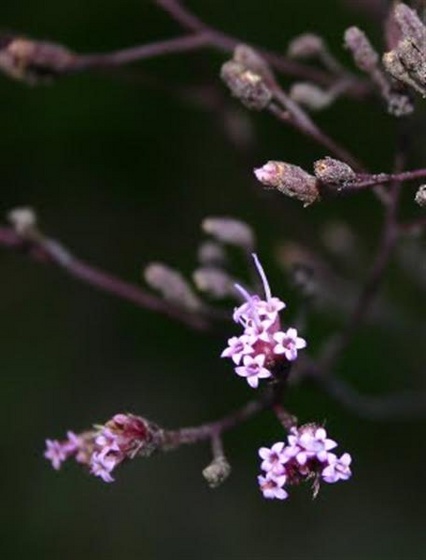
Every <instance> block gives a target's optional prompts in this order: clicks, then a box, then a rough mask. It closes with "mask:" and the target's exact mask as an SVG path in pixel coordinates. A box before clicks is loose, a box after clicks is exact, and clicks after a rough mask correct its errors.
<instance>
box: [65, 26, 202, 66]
mask: <svg viewBox="0 0 426 560" xmlns="http://www.w3.org/2000/svg"><path fill="white" fill-rule="evenodd" d="M209 42H210V39H209V36H208V34H206V33H197V34H191V35H184V36H183V37H176V38H175V39H166V40H165V41H158V42H155V43H149V44H147V45H140V46H136V47H130V48H128V49H122V50H118V51H114V52H111V53H103V54H96V53H95V54H86V55H80V56H78V57H77V59H76V61H75V63H74V64H73V65H72V67H71V71H73V72H79V71H82V70H87V69H89V68H99V67H100V68H102V67H105V66H106V67H108V66H120V65H122V64H128V63H130V62H135V61H138V60H144V59H147V58H157V57H159V56H165V55H169V54H180V53H183V52H190V51H194V50H198V49H200V48H201V47H205V46H207V45H208V44H209Z"/></svg>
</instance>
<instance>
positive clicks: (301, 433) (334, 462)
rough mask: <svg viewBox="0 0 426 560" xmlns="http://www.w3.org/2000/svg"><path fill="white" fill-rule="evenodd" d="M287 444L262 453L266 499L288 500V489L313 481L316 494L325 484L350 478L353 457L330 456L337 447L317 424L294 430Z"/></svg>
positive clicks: (344, 455)
mask: <svg viewBox="0 0 426 560" xmlns="http://www.w3.org/2000/svg"><path fill="white" fill-rule="evenodd" d="M287 441H288V443H287V444H285V443H284V442H282V441H280V442H277V443H274V445H273V446H272V447H271V448H268V447H261V448H260V449H259V456H260V458H261V459H262V463H261V465H260V468H261V469H262V470H263V471H264V474H263V475H260V476H258V482H259V486H260V490H261V492H262V494H263V496H264V497H265V498H268V499H278V500H285V499H286V498H287V497H288V493H287V491H286V489H285V486H291V485H294V484H299V483H300V482H303V481H304V480H308V479H309V480H312V481H313V483H314V494H316V492H317V491H318V488H319V483H320V481H321V480H322V481H324V482H327V483H329V484H332V483H334V482H338V481H339V480H348V479H349V478H350V476H351V474H352V473H351V470H350V464H351V461H352V459H351V456H350V455H349V453H344V454H343V455H342V456H341V457H340V458H339V457H337V456H336V455H335V454H334V453H330V451H331V450H332V449H334V448H335V447H337V443H336V442H335V441H333V440H332V439H328V438H327V433H326V431H325V429H324V428H322V427H319V426H317V425H316V424H306V425H304V426H301V427H300V428H292V429H291V430H290V435H289V436H288V438H287Z"/></svg>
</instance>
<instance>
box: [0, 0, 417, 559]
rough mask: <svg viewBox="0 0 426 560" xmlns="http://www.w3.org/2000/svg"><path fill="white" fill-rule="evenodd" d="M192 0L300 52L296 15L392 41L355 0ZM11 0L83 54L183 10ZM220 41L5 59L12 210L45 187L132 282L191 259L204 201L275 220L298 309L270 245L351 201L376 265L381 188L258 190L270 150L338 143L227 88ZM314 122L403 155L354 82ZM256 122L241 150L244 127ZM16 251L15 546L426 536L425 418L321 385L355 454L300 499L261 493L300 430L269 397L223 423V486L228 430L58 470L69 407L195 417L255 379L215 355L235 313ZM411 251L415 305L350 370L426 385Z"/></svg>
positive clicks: (216, 16)
mask: <svg viewBox="0 0 426 560" xmlns="http://www.w3.org/2000/svg"><path fill="white" fill-rule="evenodd" d="M188 5H190V6H191V7H192V8H193V9H194V11H195V12H196V13H198V14H199V15H200V16H202V17H203V18H204V19H205V20H206V21H208V22H210V23H212V24H213V25H215V26H217V27H218V28H221V29H223V30H225V31H227V32H229V33H231V34H234V35H237V36H239V37H240V38H241V39H243V40H246V41H251V42H253V43H257V44H262V45H264V46H267V47H270V48H271V49H275V50H277V51H282V52H284V50H285V47H286V44H287V43H288V41H289V40H290V39H291V38H292V37H293V36H295V35H297V34H299V33H301V32H304V31H316V32H318V33H320V34H323V35H324V36H325V37H326V38H327V39H328V40H329V43H330V46H331V48H332V49H333V50H334V52H335V53H336V54H337V55H338V56H339V57H341V59H342V60H344V61H347V62H348V63H349V57H348V55H347V53H345V52H343V49H342V48H341V43H342V34H343V31H344V29H345V28H346V27H348V26H349V25H351V24H357V25H359V26H361V27H364V28H366V29H368V30H369V31H371V32H372V38H373V40H374V41H375V43H376V44H377V45H380V42H381V37H380V33H379V31H378V30H377V29H375V26H374V24H373V23H372V22H370V21H368V19H367V18H366V17H365V15H363V14H362V13H360V12H356V11H354V12H350V11H349V10H348V9H347V7H346V6H345V5H344V2H343V1H342V2H339V1H337V0H334V1H332V0H323V1H321V2H316V1H314V0H311V1H308V0H305V1H303V2H301V1H300V0H299V1H296V0H288V1H286V2H276V1H274V0H262V1H260V0H240V1H238V0H237V1H236V2H232V3H230V2H228V1H226V0H192V1H188ZM0 13H1V23H2V27H3V28H4V29H8V30H12V31H17V32H21V33H24V34H27V35H28V36H30V37H36V38H40V39H49V40H52V41H57V42H59V43H62V44H64V45H67V46H69V47H70V48H71V49H75V50H76V51H78V52H106V51H109V50H114V49H118V48H123V47H125V46H131V45H134V44H142V43H146V42H149V41H153V40H156V39H160V38H167V37H172V36H175V35H177V34H179V33H180V32H181V31H180V29H179V27H178V26H177V25H176V24H175V23H174V22H172V21H170V19H169V18H168V17H167V16H166V15H165V14H164V13H162V12H161V11H160V10H159V9H157V8H156V7H155V6H154V5H153V3H152V2H149V1H148V0H125V1H123V2H112V1H107V0H103V1H102V2H101V1H99V0H92V1H90V2H79V1H76V2H55V1H53V0H46V1H45V2H43V3H40V2H33V1H31V0H23V1H21V2H10V1H9V2H8V1H7V0H6V2H3V3H2V7H1V9H0ZM224 60H225V59H224V57H223V56H221V55H218V54H217V53H213V52H211V51H203V52H200V53H197V54H188V55H177V56H170V57H168V58H162V59H157V60H152V61H146V62H144V63H140V64H134V65H131V66H127V67H125V68H121V69H119V70H117V71H114V72H112V71H111V72H107V71H105V72H91V73H86V74H81V75H76V76H73V77H68V78H64V79H61V80H58V81H57V82H55V83H53V84H52V85H50V86H40V87H27V86H25V85H22V84H20V83H15V82H12V81H10V80H8V79H7V78H4V77H1V79H0V122H1V135H0V161H1V197H0V209H1V213H2V215H5V214H6V212H7V211H8V210H9V209H10V208H12V207H16V206H20V205H30V206H32V207H34V208H35V209H36V210H37V212H38V215H39V218H40V223H41V226H42V228H43V230H44V231H45V232H46V233H48V234H49V235H51V236H52V237H56V238H57V239H59V240H61V241H62V242H63V243H64V244H65V245H66V246H68V247H69V248H70V249H71V250H72V251H73V252H75V253H76V254H77V255H79V256H81V257H82V258H84V259H87V260H89V261H90V262H93V263H94V264H97V265H99V266H101V267H103V268H105V269H106V270H110V271H113V272H115V273H117V274H119V275H121V276H123V277H124V278H127V279H129V280H132V281H134V282H140V281H141V270H142V267H143V266H144V265H146V264H147V263H148V262H150V261H153V260H160V261H165V262H168V263H170V264H172V265H174V266H177V267H178V268H180V269H181V270H183V271H184V272H185V273H188V274H190V272H191V270H193V268H194V266H195V262H196V258H195V255H196V249H197V246H198V244H199V241H200V239H201V232H200V227H199V226H200V222H201V220H202V219H203V218H204V217H205V216H207V215H229V216H235V217H239V218H242V219H244V220H247V221H248V222H249V223H251V224H252V226H253V227H254V228H255V230H256V231H257V233H258V238H259V254H260V256H261V259H262V262H263V264H264V265H265V268H266V269H267V270H268V272H269V275H270V278H271V283H272V286H273V289H274V292H275V293H277V295H280V296H281V297H283V298H284V299H285V300H287V302H288V306H289V310H290V311H289V312H290V313H292V312H293V313H295V311H296V310H295V309H294V308H293V309H292V301H289V300H288V298H287V296H286V290H287V287H288V279H286V278H285V276H284V275H283V273H282V271H280V270H279V268H278V267H277V265H276V263H275V262H274V259H273V255H274V253H275V252H276V251H277V248H278V247H279V245H280V244H281V243H282V242H284V241H292V240H299V241H302V242H303V243H304V244H305V245H306V246H307V247H309V248H310V249H311V250H313V251H318V253H319V254H320V253H321V248H320V243H319V237H320V235H321V232H322V231H323V228H324V227H325V226H326V224H328V223H330V222H333V221H336V220H339V221H344V222H346V223H347V224H348V225H349V226H350V227H351V228H352V230H353V232H354V233H355V235H356V238H357V242H358V243H359V246H360V247H361V248H362V251H363V254H364V257H365V261H364V262H365V267H364V269H363V271H362V272H363V273H365V272H366V270H367V268H368V263H369V262H370V261H371V259H372V258H373V255H374V249H375V246H376V242H377V237H378V232H379V231H380V220H381V211H380V208H379V207H378V205H377V204H376V202H375V200H374V199H373V197H371V196H370V195H368V194H365V195H361V196H358V197H356V198H349V199H346V200H338V201H332V202H328V203H324V204H320V205H318V206H316V207H312V208H309V209H302V208H301V207H300V205H299V204H298V203H297V202H294V201H291V200H287V199H284V197H281V198H280V197H279V196H278V195H277V194H272V193H265V192H264V191H262V189H260V188H259V185H258V184H257V183H256V181H255V180H254V179H253V175H252V168H253V167H255V166H258V165H260V164H263V163H264V162H265V161H266V160H268V159H282V160H284V161H288V162H291V163H295V164H297V165H300V166H302V167H305V168H306V169H309V168H311V165H312V162H313V161H314V160H315V159H318V158H319V157H323V156H325V155H328V154H326V153H324V150H323V149H322V148H320V147H318V146H316V145H314V144H313V143H312V142H310V141H308V140H306V139H304V138H302V137H300V136H299V135H297V134H296V133H294V132H293V131H292V130H290V129H286V128H284V127H283V126H282V125H280V124H279V123H278V122H276V121H274V120H273V118H272V117H271V116H270V115H266V114H265V115H263V114H249V113H248V111H246V110H245V109H243V108H242V107H240V106H239V105H238V102H237V101H235V100H233V99H231V98H229V96H228V94H227V92H226V91H225V88H224V87H223V86H222V85H221V84H220V82H219V78H218V73H219V68H220V65H221V63H222V62H223V61H224ZM283 84H284V85H288V84H289V81H288V80H286V79H283ZM211 85H213V86H215V87H216V88H217V90H216V89H215V90H214V91H219V93H220V97H219V101H218V102H217V103H216V102H213V103H211V104H210V105H209V104H207V105H206V104H205V103H202V102H200V101H199V98H198V97H197V96H196V95H195V96H194V87H197V86H206V87H210V86H211ZM214 99H216V98H213V100H214ZM318 122H319V123H320V124H321V125H322V126H324V127H325V128H326V129H327V130H328V131H329V132H330V134H331V135H333V136H335V137H336V138H338V139H339V140H341V141H342V142H344V143H345V144H347V145H348V146H349V147H350V148H351V149H353V150H354V151H355V153H356V154H357V155H358V156H359V157H360V158H361V159H364V160H365V161H366V162H367V164H368V165H369V167H371V169H373V170H375V171H388V170H390V167H391V162H392V154H393V150H394V130H395V124H394V122H393V119H392V118H391V117H389V116H387V115H386V114H385V113H384V111H383V109H382V108H381V107H380V106H379V105H378V104H374V103H370V104H364V105H361V104H358V103H354V102H352V101H348V100H342V101H339V102H338V103H337V104H336V106H335V107H333V108H331V109H330V110H328V111H326V112H324V113H321V114H320V115H318ZM418 122H419V124H418V127H417V132H416V134H417V138H418V142H419V145H420V146H421V142H422V141H421V140H420V138H423V142H424V131H423V128H424V126H423V124H422V121H420V120H419V121H418ZM422 127H423V128H422ZM241 131H243V132H244V135H243V137H242V138H243V140H244V142H245V143H246V144H245V147H244V149H243V147H242V146H241V144H238V145H236V144H235V134H240V135H241V133H242V132H241ZM232 134H233V135H234V136H233V135H232ZM239 138H240V139H241V136H239ZM244 142H243V143H244ZM419 151H420V150H419ZM407 208H410V205H409V204H407ZM407 212H410V210H409V209H408V210H407ZM423 254H424V253H423ZM0 267H1V278H2V286H3V288H2V296H1V298H0V300H1V305H2V316H3V329H2V336H1V337H0V356H1V370H2V377H1V380H2V381H1V383H2V384H1V390H0V402H1V411H2V414H3V419H2V426H3V436H2V452H3V460H2V467H3V474H2V479H3V483H4V490H3V493H2V500H1V501H2V510H3V512H4V519H3V522H2V528H3V531H4V534H5V537H4V538H3V539H2V544H1V548H2V550H1V556H2V558H3V559H6V558H11V559H15V558H20V559H21V558H31V559H32V560H36V559H49V560H55V559H61V560H74V559H76V558H78V559H80V560H84V559H88V558H93V557H94V556H95V557H97V558H120V559H123V560H133V559H135V560H136V559H138V560H140V559H142V558H147V559H153V560H163V559H169V558H183V559H189V560H192V559H194V560H195V559H202V560H216V559H219V558H223V559H232V560H234V559H235V560H236V559H250V560H251V559H256V560H260V559H262V560H267V559H276V558H286V559H288V560H299V559H300V560H302V559H303V560H317V559H318V560H319V559H321V560H322V559H328V558H333V557H339V558H341V559H342V560H359V559H363V560H379V559H384V558H386V560H401V559H420V558H424V554H425V553H424V546H425V543H424V539H425V536H424V522H425V513H426V512H425V505H424V498H423V494H424V490H423V488H424V486H425V483H426V478H425V474H424V460H423V457H422V455H423V450H422V448H421V445H422V441H423V434H424V422H422V421H421V420H418V419H413V420H412V421H406V422H404V423H402V422H393V421H390V422H372V421H367V420H361V419H359V418H358V417H357V416H356V415H355V414H353V413H352V412H349V411H346V410H344V409H343V408H342V407H341V406H340V405H339V404H338V403H336V402H334V401H332V400H331V399H330V398H328V397H326V396H325V395H323V394H322V393H320V392H319V391H318V390H316V389H314V388H312V387H309V386H304V385H302V386H300V387H296V388H295V389H294V390H293V392H291V393H290V394H289V395H288V402H289V405H290V406H291V409H292V411H293V412H294V413H295V414H297V415H298V416H299V417H300V418H301V420H303V421H309V420H317V421H324V420H325V421H326V422H327V426H328V430H329V433H330V435H331V436H332V437H333V438H335V439H338V441H339V442H341V447H342V449H343V450H347V451H349V452H350V453H351V454H352V455H353V457H354V464H353V471H354V475H353V479H352V480H351V481H350V482H349V483H346V484H339V485H336V486H329V487H325V488H324V487H323V488H322V490H321V492H320V495H319V497H318V498H317V499H316V500H315V501H312V499H311V495H310V493H309V490H308V488H295V489H293V490H292V492H291V499H290V500H288V501H287V502H285V503H269V502H267V501H265V500H263V499H262V498H261V495H260V493H259V491H258V489H257V484H256V475H257V471H258V465H259V462H258V458H257V448H258V447H259V446H260V445H266V444H269V443H271V442H273V441H277V440H279V439H280V438H282V433H281V431H280V428H279V426H278V423H277V422H276V421H275V420H274V418H272V416H269V415H264V416H262V417H260V418H258V419H256V420H254V421H252V422H250V423H249V424H247V425H244V426H242V427H240V428H239V429H238V430H235V431H234V432H232V433H230V434H228V435H227V437H226V438H225V445H226V449H227V453H228V455H229V459H230V461H231V463H232V466H233V473H232V476H231V478H230V479H229V481H228V482H227V483H226V484H224V485H223V486H222V487H221V488H219V489H217V490H214V491H212V490H210V489H209V488H207V485H206V484H205V482H204V480H203V479H202V476H201V471H202V469H203V468H204V467H205V466H206V465H207V464H208V463H209V460H210V455H209V453H210V450H209V447H208V445H205V446H204V445H203V446H197V447H191V448H187V449H181V450H178V451H176V452H174V453H170V454H168V455H162V456H156V457H154V458H152V459H150V460H146V461H143V460H137V461H134V462H133V463H132V464H129V465H128V466H125V467H123V468H122V469H119V470H118V471H117V481H116V482H115V483H114V484H111V485H107V484H104V483H102V481H100V480H99V479H95V478H94V477H90V476H87V475H86V474H85V473H83V472H82V471H81V470H80V469H79V468H77V467H75V466H74V465H66V466H65V467H64V468H63V469H62V470H61V471H60V472H59V473H57V472H55V471H53V470H52V469H51V468H50V466H49V464H48V463H47V461H46V460H44V459H43V456H42V454H43V447H44V439H45V438H46V437H50V438H61V437H62V436H63V435H64V434H65V432H66V430H67V429H72V430H75V431H79V430H83V429H85V428H87V427H89V426H90V425H91V424H92V423H96V422H103V421H105V420H106V419H108V418H109V417H111V416H112V415H113V414H114V413H116V412H124V411H130V412H134V413H136V414H141V415H144V416H146V417H148V418H151V419H152V420H154V421H157V422H158V423H160V424H161V425H164V426H170V427H178V426H184V425H192V424H197V423H200V422H202V421H206V420H209V419H213V418H216V417H219V416H220V415H222V414H224V413H226V412H228V411H230V410H231V409H233V408H234V407H236V406H238V405H240V404H242V403H243V402H245V401H246V400H247V399H248V398H250V397H251V396H252V393H251V389H250V388H249V387H248V386H247V385H246V384H245V383H243V382H241V380H239V379H238V378H237V377H236V376H235V375H233V373H232V369H231V367H230V364H229V363H225V361H221V360H220V359H219V354H220V352H221V349H222V348H223V344H224V337H223V336H222V335H219V334H214V335H211V336H209V335H205V334H194V333H193V332H190V331H189V330H188V329H187V328H186V327H184V326H182V325H179V324H177V323H175V322H171V321H169V320H167V319H166V318H164V317H161V316H156V315H154V314H152V313H150V312H148V311H144V310H140V309H137V308H135V307H132V306H131V305H129V304H127V303H125V302H122V301H119V300H117V299H114V298H113V297H109V296H107V295H105V294H103V293H99V292H97V291H95V290H94V289H92V288H91V287H89V286H87V285H84V284H81V283H78V282H77V281H74V280H72V279H70V278H69V277H67V276H66V275H65V274H64V273H62V272H61V271H59V270H57V269H55V268H54V267H44V266H40V265H37V264H34V263H33V262H30V261H29V260H27V259H25V258H24V257H22V256H21V255H17V254H12V253H10V252H7V251H6V250H2V251H1V255H0ZM391 272H392V273H391V275H390V277H389V280H388V281H387V282H386V286H385V287H386V290H387V293H390V294H391V299H392V301H395V302H396V307H397V309H398V312H397V311H395V313H394V315H393V316H392V317H393V322H392V321H390V323H392V324H390V325H389V326H390V329H389V330H386V329H384V328H383V327H379V326H377V325H376V326H375V325H374V324H370V325H369V326H368V327H366V328H365V329H364V330H363V331H362V332H361V333H360V335H359V336H358V337H357V338H356V340H355V341H354V343H353V345H352V348H351V351H350V353H349V354H348V355H347V356H345V359H344V361H343V363H342V365H341V368H340V370H339V371H338V372H336V373H337V375H339V376H342V377H343V378H345V379H347V380H348V381H350V382H351V383H353V384H354V386H355V387H357V388H358V389H359V390H361V391H365V392H370V393H375V394H380V393H382V392H388V391H398V390H404V389H407V388H410V387H411V388H418V390H419V391H420V390H421V388H422V387H423V388H424V390H426V387H424V386H425V381H424V375H423V371H422V370H423V364H424V358H425V349H424V344H423V345H422V344H421V341H422V336H423V335H424V327H422V324H423V322H422V314H421V312H423V311H424V309H423V308H422V305H423V306H424V304H423V303H422V301H423V299H424V298H422V296H423V294H424V283H423V286H421V287H420V288H419V289H417V291H410V292H409V293H408V292H407V286H410V283H409V282H408V281H407V279H406V278H405V277H403V278H402V277H401V276H402V273H401V272H400V271H398V270H392V271H391ZM361 278H362V275H360V276H359V278H357V279H356V281H357V282H358V283H359V282H360V281H361ZM358 285H359V284H358ZM403 286H404V287H403ZM293 305H294V306H295V305H296V302H294V303H293ZM398 313H399V314H398ZM407 317H408V319H407ZM341 324H342V317H341V316H339V317H338V316H337V315H336V316H335V315H333V312H331V313H329V314H326V315H325V316H321V314H318V315H316V316H315V317H314V318H313V319H312V321H311V323H309V322H308V328H307V331H306V332H305V333H304V335H305V337H306V338H307V339H308V340H309V344H310V346H311V348H313V349H314V348H317V347H318V346H319V345H320V343H321V341H322V340H323V338H324V337H325V336H326V335H327V333H329V332H330V329H331V328H334V327H336V326H338V325H341ZM231 329H232V327H230V332H231Z"/></svg>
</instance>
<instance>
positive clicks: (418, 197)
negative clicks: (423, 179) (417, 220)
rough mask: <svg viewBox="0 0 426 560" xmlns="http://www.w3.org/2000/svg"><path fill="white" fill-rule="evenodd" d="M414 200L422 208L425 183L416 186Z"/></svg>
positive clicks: (424, 204)
mask: <svg viewBox="0 0 426 560" xmlns="http://www.w3.org/2000/svg"><path fill="white" fill-rule="evenodd" d="M414 200H415V201H416V202H417V204H418V205H419V206H421V207H422V208H424V207H425V206H426V185H421V186H420V187H419V188H418V190H417V192H416V196H415V198H414Z"/></svg>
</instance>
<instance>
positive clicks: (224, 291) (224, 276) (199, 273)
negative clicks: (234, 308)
mask: <svg viewBox="0 0 426 560" xmlns="http://www.w3.org/2000/svg"><path fill="white" fill-rule="evenodd" d="M192 277H193V280H194V283H195V285H196V286H197V288H198V289H199V290H200V292H206V293H207V294H209V295H210V296H212V297H214V298H216V299H222V298H225V297H229V296H232V297H235V282H236V280H235V278H232V276H230V275H229V274H228V273H227V272H226V271H224V270H222V269H221V268H215V267H203V268H197V270H195V271H194V273H193V275H192Z"/></svg>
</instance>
